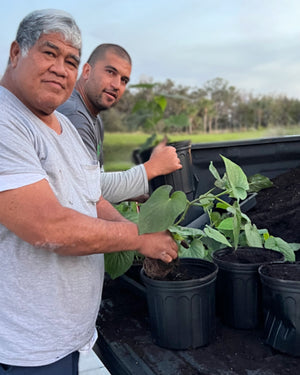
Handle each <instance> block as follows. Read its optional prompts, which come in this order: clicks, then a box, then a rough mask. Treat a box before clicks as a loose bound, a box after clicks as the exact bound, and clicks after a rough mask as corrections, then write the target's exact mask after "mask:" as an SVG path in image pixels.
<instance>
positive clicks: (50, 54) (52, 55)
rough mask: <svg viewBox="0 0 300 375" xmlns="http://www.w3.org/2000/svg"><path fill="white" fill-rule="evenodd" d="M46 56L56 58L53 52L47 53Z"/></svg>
mask: <svg viewBox="0 0 300 375" xmlns="http://www.w3.org/2000/svg"><path fill="white" fill-rule="evenodd" d="M45 54H46V55H48V56H51V57H54V56H55V54H54V52H52V51H45Z"/></svg>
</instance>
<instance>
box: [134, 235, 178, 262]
mask: <svg viewBox="0 0 300 375" xmlns="http://www.w3.org/2000/svg"><path fill="white" fill-rule="evenodd" d="M139 240H140V245H139V246H138V249H137V251H138V252H139V253H141V254H143V255H144V256H145V257H148V258H153V259H161V260H162V261H164V262H165V263H170V262H171V261H172V260H173V259H176V258H177V253H178V245H177V243H176V242H175V241H174V240H173V237H172V235H171V233H170V232H168V231H165V232H157V233H149V234H143V235H141V236H139Z"/></svg>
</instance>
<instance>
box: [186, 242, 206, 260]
mask: <svg viewBox="0 0 300 375" xmlns="http://www.w3.org/2000/svg"><path fill="white" fill-rule="evenodd" d="M205 255H206V250H205V247H204V245H203V243H202V241H201V240H199V239H194V240H193V241H192V242H191V243H190V246H189V248H188V249H184V250H183V251H182V252H181V254H180V257H181V258H200V259H203V258H204V257H205Z"/></svg>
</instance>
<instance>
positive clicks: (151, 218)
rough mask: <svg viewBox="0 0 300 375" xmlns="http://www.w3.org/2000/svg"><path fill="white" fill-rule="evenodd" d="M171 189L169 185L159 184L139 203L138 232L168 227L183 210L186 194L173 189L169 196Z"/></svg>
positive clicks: (154, 230)
mask: <svg viewBox="0 0 300 375" xmlns="http://www.w3.org/2000/svg"><path fill="white" fill-rule="evenodd" d="M171 190H172V186H170V185H163V186H160V187H159V188H157V189H156V190H155V191H154V192H153V193H152V194H151V196H150V198H149V199H148V200H147V201H146V202H145V203H143V204H142V205H141V208H140V214H139V220H138V228H139V234H144V233H153V232H160V231H163V230H166V229H168V227H169V226H171V225H172V224H174V221H175V220H176V218H177V217H178V216H179V215H180V214H181V213H182V212H183V211H184V209H185V207H186V205H187V202H188V201H187V198H186V195H185V194H184V192H182V191H175V192H174V193H173V194H172V195H171V196H170V192H171Z"/></svg>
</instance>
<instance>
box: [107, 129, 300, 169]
mask: <svg viewBox="0 0 300 375" xmlns="http://www.w3.org/2000/svg"><path fill="white" fill-rule="evenodd" d="M288 134H300V128H299V127H298V128H293V129H285V130H283V129H281V128H276V129H275V128H272V129H267V130H265V129H264V130H253V131H247V132H238V133H215V134H201V133H199V134H192V135H190V134H185V133H181V134H176V135H173V134H172V135H170V136H169V140H170V142H176V141H180V140H185V139H189V140H191V142H192V143H207V142H221V141H233V140H239V139H257V138H264V137H272V136H279V135H288ZM148 137H149V134H145V133H107V132H106V133H105V139H104V165H105V170H106V171H118V170H126V169H128V168H130V167H132V166H133V165H134V163H133V161H132V152H133V150H135V149H136V148H139V147H140V146H141V145H142V144H143V143H144V142H145V141H146V139H147V138H148ZM162 138H163V135H158V139H162Z"/></svg>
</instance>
